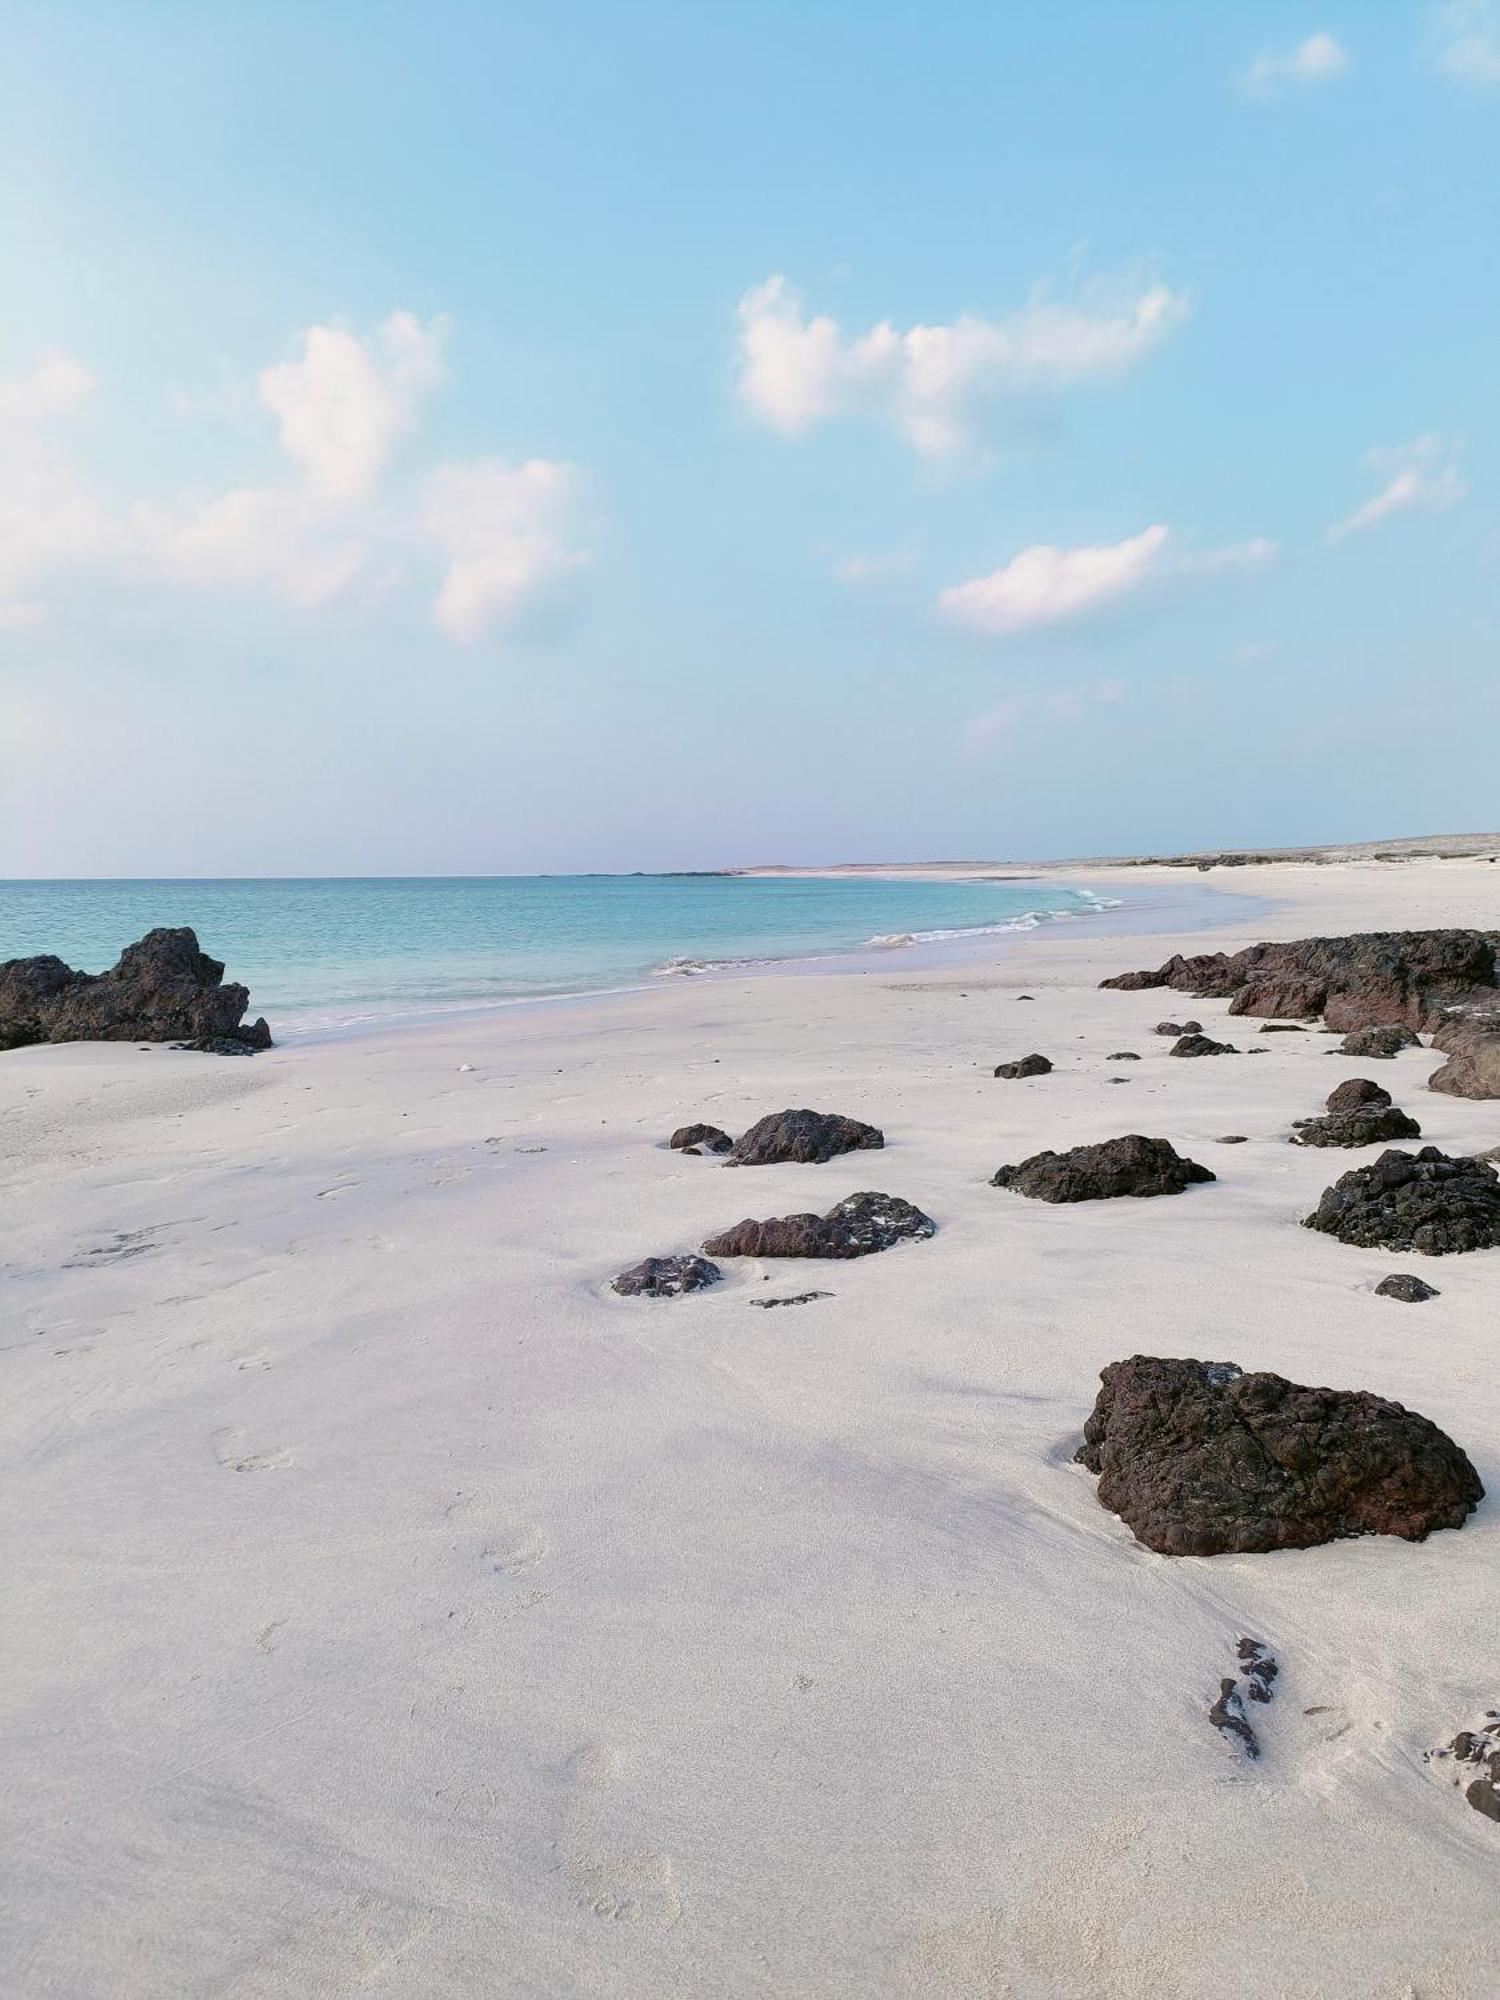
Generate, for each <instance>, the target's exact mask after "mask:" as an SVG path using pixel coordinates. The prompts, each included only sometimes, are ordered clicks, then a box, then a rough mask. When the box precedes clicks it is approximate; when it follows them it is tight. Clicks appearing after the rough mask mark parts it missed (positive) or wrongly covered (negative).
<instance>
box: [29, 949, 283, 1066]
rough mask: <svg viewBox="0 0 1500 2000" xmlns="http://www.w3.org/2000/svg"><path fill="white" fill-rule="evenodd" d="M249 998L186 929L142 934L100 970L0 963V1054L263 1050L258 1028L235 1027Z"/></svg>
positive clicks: (44, 961) (262, 1030)
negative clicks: (80, 1048)
mask: <svg viewBox="0 0 1500 2000" xmlns="http://www.w3.org/2000/svg"><path fill="white" fill-rule="evenodd" d="M249 1000H250V996H249V994H248V993H247V992H246V990H245V988H244V987H243V986H235V985H233V984H226V982H225V979H224V967H223V966H222V965H221V964H220V962H219V960H218V959H216V958H209V957H208V956H207V954H206V953H204V952H202V951H200V950H199V949H198V939H197V937H196V935H195V934H194V932H192V931H191V930H188V929H186V928H185V927H184V928H183V929H181V930H155V931H148V932H147V934H146V935H145V937H143V938H141V939H140V941H139V942H138V943H136V944H129V945H126V947H125V949H124V950H123V951H122V952H121V953H120V957H119V961H118V963H117V964H115V965H113V966H111V968H110V970H109V971H108V972H99V973H93V972H75V971H73V969H72V967H71V966H67V965H64V964H63V962H62V960H61V959H60V958H52V957H44V958H13V959H11V960H9V961H8V962H7V963H6V964H4V965H0V1049H20V1048H25V1047H27V1046H28V1045H29V1044H31V1043H34V1042H182V1043H185V1044H187V1045H188V1046H189V1047H192V1048H195V1049H200V1050H202V1051H203V1052H204V1053H206V1054H210V1055H217V1054H220V1053H224V1052H226V1051H225V1050H224V1049H223V1047H222V1045H223V1044H227V1043H234V1044H235V1050H234V1052H235V1054H236V1055H238V1054H241V1053H243V1052H244V1051H245V1050H246V1049H249V1050H252V1051H253V1050H255V1049H268V1048H269V1047H270V1046H271V1031H270V1029H269V1028H268V1027H267V1026H266V1024H265V1022H264V1021H252V1022H250V1023H249V1024H248V1025H244V1026H242V1025H241V1023H242V1021H243V1017H244V1013H245V1009H246V1007H247V1005H248V1004H249Z"/></svg>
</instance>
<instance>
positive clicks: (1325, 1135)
mask: <svg viewBox="0 0 1500 2000" xmlns="http://www.w3.org/2000/svg"><path fill="white" fill-rule="evenodd" d="M1421 1136H1422V1128H1421V1126H1420V1125H1419V1124H1418V1123H1417V1121H1416V1119H1415V1118H1409V1117H1408V1116H1407V1115H1406V1113H1405V1112H1404V1111H1402V1110H1400V1109H1399V1108H1398V1107H1397V1106H1396V1105H1394V1104H1357V1105H1355V1107H1354V1108H1353V1110H1351V1111H1330V1112H1329V1113H1328V1114H1327V1116H1326V1117H1323V1118H1299V1119H1298V1120H1297V1124H1296V1129H1295V1130H1294V1132H1293V1133H1292V1144H1293V1145H1294V1146H1380V1145H1384V1144H1385V1143H1386V1141H1387V1140H1390V1139H1420V1138H1421Z"/></svg>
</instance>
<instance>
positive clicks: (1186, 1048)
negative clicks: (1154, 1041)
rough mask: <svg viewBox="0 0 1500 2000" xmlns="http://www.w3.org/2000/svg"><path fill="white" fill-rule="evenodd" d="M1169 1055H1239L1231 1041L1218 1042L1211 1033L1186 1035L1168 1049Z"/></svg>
mask: <svg viewBox="0 0 1500 2000" xmlns="http://www.w3.org/2000/svg"><path fill="white" fill-rule="evenodd" d="M1167 1054H1168V1055H1169V1056H1237V1055H1238V1054H1239V1050H1238V1049H1237V1048H1235V1047H1234V1045H1233V1044H1232V1043H1231V1042H1216V1041H1214V1040H1213V1038H1212V1037H1211V1036H1209V1035H1184V1036H1182V1038H1181V1039H1180V1040H1179V1041H1175V1042H1173V1044H1172V1046H1171V1048H1169V1049H1168V1050H1167Z"/></svg>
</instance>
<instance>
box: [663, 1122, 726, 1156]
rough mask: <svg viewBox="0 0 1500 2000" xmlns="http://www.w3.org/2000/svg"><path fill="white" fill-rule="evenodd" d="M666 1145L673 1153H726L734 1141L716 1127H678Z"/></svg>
mask: <svg viewBox="0 0 1500 2000" xmlns="http://www.w3.org/2000/svg"><path fill="white" fill-rule="evenodd" d="M667 1143H668V1145H669V1146H670V1147H671V1149H672V1151H673V1152H674V1153H727V1152H728V1151H729V1149H730V1147H731V1146H732V1145H733V1144H734V1141H733V1139H731V1138H730V1136H729V1134H728V1133H727V1132H721V1131H720V1130H719V1128H718V1126H717V1125H680V1126H678V1128H677V1130H676V1131H675V1132H674V1133H673V1134H672V1137H671V1138H670V1140H669V1141H668V1142H667Z"/></svg>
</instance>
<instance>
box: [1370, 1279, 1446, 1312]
mask: <svg viewBox="0 0 1500 2000" xmlns="http://www.w3.org/2000/svg"><path fill="white" fill-rule="evenodd" d="M1375 1296H1376V1298H1378V1299H1401V1300H1403V1301H1404V1302H1405V1303H1406V1304H1407V1305H1409V1306H1419V1305H1420V1304H1421V1303H1422V1301H1423V1299H1436V1298H1441V1296H1442V1294H1441V1293H1440V1292H1439V1291H1438V1288H1437V1286H1436V1285H1429V1284H1428V1283H1426V1281H1425V1280H1424V1279H1422V1278H1417V1277H1413V1275H1412V1273H1411V1272H1410V1271H1392V1273H1391V1275H1390V1276H1389V1277H1388V1278H1382V1279H1381V1281H1380V1283H1379V1284H1378V1285H1377V1286H1376V1287H1375Z"/></svg>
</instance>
